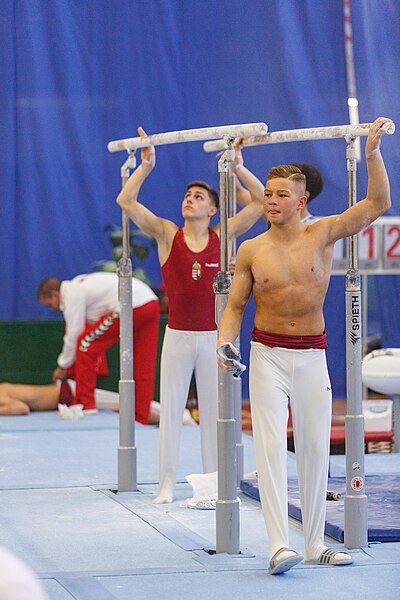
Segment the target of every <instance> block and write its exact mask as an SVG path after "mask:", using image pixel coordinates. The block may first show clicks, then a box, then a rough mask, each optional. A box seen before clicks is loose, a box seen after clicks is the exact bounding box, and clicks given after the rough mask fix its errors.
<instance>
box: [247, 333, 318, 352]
mask: <svg viewBox="0 0 400 600" xmlns="http://www.w3.org/2000/svg"><path fill="white" fill-rule="evenodd" d="M252 340H253V342H260V344H264V346H269V347H270V348H277V347H279V348H289V349H290V350H310V349H311V348H315V349H318V350H324V349H325V348H327V347H328V344H327V343H326V332H325V331H324V333H321V334H320V335H283V334H281V333H268V331H261V330H260V329H256V328H254V329H253V332H252Z"/></svg>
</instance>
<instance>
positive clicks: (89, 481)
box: [0, 412, 400, 600]
mask: <svg viewBox="0 0 400 600" xmlns="http://www.w3.org/2000/svg"><path fill="white" fill-rule="evenodd" d="M118 420H119V419H118V415H117V414H115V413H107V412H100V413H99V414H98V415H91V416H88V417H86V416H85V417H84V418H83V419H82V420H80V421H63V420H62V419H61V418H60V417H59V416H58V415H57V414H56V413H55V412H52V413H50V412H49V413H32V414H30V415H27V416H23V417H0V456H1V460H0V544H1V546H3V547H5V548H7V549H8V550H10V551H11V552H13V553H14V554H15V555H16V556H17V557H19V558H20V559H21V560H23V561H24V562H25V563H26V564H27V565H28V566H30V568H31V569H33V570H34V571H35V572H36V574H37V575H38V577H39V579H40V582H41V584H42V587H43V588H44V590H45V592H46V593H47V598H48V600H71V599H75V600H132V599H133V598H140V600H158V599H159V598H162V600H172V599H173V600H187V599H188V598H189V597H190V599H191V600H204V598H211V599H212V598H218V599H219V600H231V599H232V598H236V597H239V598H268V599H270V600H274V599H276V598H279V599H280V600H288V599H290V598H293V597H296V596H298V597H300V598H307V600H321V590H324V591H325V590H326V591H327V592H329V591H330V590H334V594H335V598H336V599H337V600H342V599H347V598H351V600H376V599H377V598H378V600H398V598H400V542H392V543H385V544H381V543H372V544H369V547H368V548H357V549H355V550H352V555H353V558H354V564H353V565H350V566H349V567H344V568H339V569H337V568H336V567H330V566H326V565H322V566H315V565H308V564H304V563H302V564H299V565H297V566H296V567H295V568H294V569H292V570H291V571H290V572H289V573H287V574H284V575H282V576H279V577H271V576H270V575H268V571H267V566H268V556H269V544H268V536H267V533H266V530H265V525H264V519H263V515H262V511H261V507H260V503H259V502H256V501H255V500H253V499H252V498H250V497H249V496H246V495H245V494H243V493H241V492H240V493H239V497H240V500H241V504H240V549H241V553H240V554H233V555H229V554H226V553H218V554H213V552H212V550H213V549H214V548H215V542H216V512H215V511H210V510H205V511H204V510H203V511H202V510H191V509H188V508H187V507H186V505H185V501H186V500H187V499H188V498H190V497H191V496H192V489H191V488H190V486H189V484H188V483H187V482H186V480H185V475H188V474H190V473H200V472H201V460H200V428H199V427H197V426H195V427H183V429H182V437H181V445H180V457H179V465H178V472H177V477H178V480H179V482H180V483H178V485H177V486H176V499H175V501H174V502H173V503H172V504H164V505H155V504H152V501H153V499H154V498H155V497H156V495H157V493H158V442H159V430H158V428H157V427H144V426H140V425H137V426H136V431H135V440H136V446H137V466H138V491H137V492H120V493H117V494H116V493H114V492H115V490H116V488H117V471H118V469H117V450H118V443H119V442H118V437H119V436H118ZM243 449H244V466H245V472H246V473H247V472H250V471H252V470H253V469H254V468H255V457H254V448H253V439H252V438H251V437H249V436H246V435H244V436H243ZM287 466H288V474H289V477H290V478H291V481H295V478H296V461H295V456H294V454H292V453H288V462H287ZM366 472H367V474H371V475H383V474H389V475H400V465H399V460H398V458H397V464H396V457H393V456H391V455H385V456H383V455H382V456H381V457H379V459H378V457H377V456H376V458H372V455H370V456H366ZM331 474H332V476H334V477H343V474H344V457H338V456H335V457H334V459H333V458H332V464H331ZM289 534H290V544H291V547H293V548H295V549H296V550H297V551H299V552H302V551H303V549H304V537H303V531H302V525H301V523H300V522H299V521H297V520H295V519H292V518H290V519H289ZM326 543H327V545H329V546H334V547H335V548H336V549H337V550H340V549H342V548H343V544H341V543H339V542H336V541H335V540H334V539H332V538H331V537H329V536H326ZM210 550H211V552H210ZM0 572H1V565H0ZM0 577H1V575H0ZM377 590H379V594H378V595H377Z"/></svg>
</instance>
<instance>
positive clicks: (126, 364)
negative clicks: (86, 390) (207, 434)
mask: <svg viewBox="0 0 400 600" xmlns="http://www.w3.org/2000/svg"><path fill="white" fill-rule="evenodd" d="M135 166H136V159H135V156H134V153H133V152H131V153H130V154H129V157H128V160H127V161H126V162H125V163H124V165H123V166H122V168H121V178H122V187H123V186H124V185H125V183H126V182H127V180H128V178H129V174H130V169H134V168H135ZM129 238H130V235H129V217H128V215H127V214H126V212H125V211H122V257H121V258H120V260H119V261H118V277H119V280H118V281H119V301H120V306H121V315H120V381H119V448H118V491H119V492H135V491H136V490H137V457H136V447H135V382H134V380H133V323H132V319H133V315H132V262H131V258H130V239H129Z"/></svg>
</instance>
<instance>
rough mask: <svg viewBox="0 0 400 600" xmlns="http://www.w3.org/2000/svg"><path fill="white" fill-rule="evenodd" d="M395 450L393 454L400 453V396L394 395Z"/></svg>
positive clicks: (393, 449)
mask: <svg viewBox="0 0 400 600" xmlns="http://www.w3.org/2000/svg"><path fill="white" fill-rule="evenodd" d="M392 399H393V436H394V437H393V448H392V452H400V394H393V396H392Z"/></svg>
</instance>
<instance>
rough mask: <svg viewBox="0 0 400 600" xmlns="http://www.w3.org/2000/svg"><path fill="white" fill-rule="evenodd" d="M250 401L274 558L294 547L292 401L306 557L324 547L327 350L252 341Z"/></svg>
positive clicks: (328, 400)
mask: <svg viewBox="0 0 400 600" xmlns="http://www.w3.org/2000/svg"><path fill="white" fill-rule="evenodd" d="M250 401H251V414H252V422H253V434H254V444H255V451H256V465H257V471H258V485H259V491H260V498H261V504H262V510H263V514H264V519H265V523H266V526H267V532H268V538H269V551H270V556H271V557H272V556H273V555H274V554H275V552H277V551H278V550H279V549H280V548H282V547H287V548H288V547H290V546H289V531H288V529H289V527H288V492H287V420H288V401H290V407H291V412H292V420H293V434H294V444H295V451H296V465H297V473H298V480H299V490H300V501H301V510H302V520H303V530H304V544H305V558H306V559H312V558H314V557H315V556H318V555H319V554H320V552H321V551H323V549H324V548H325V547H326V546H325V545H324V527H325V513H326V489H327V487H326V486H327V478H328V465H329V441H330V428H331V409H332V392H331V383H330V379H329V374H328V369H327V365H326V358H325V351H324V350H316V349H315V350H314V349H312V350H288V349H286V348H269V347H268V346H264V345H263V344H261V343H258V342H251V352H250Z"/></svg>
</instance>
